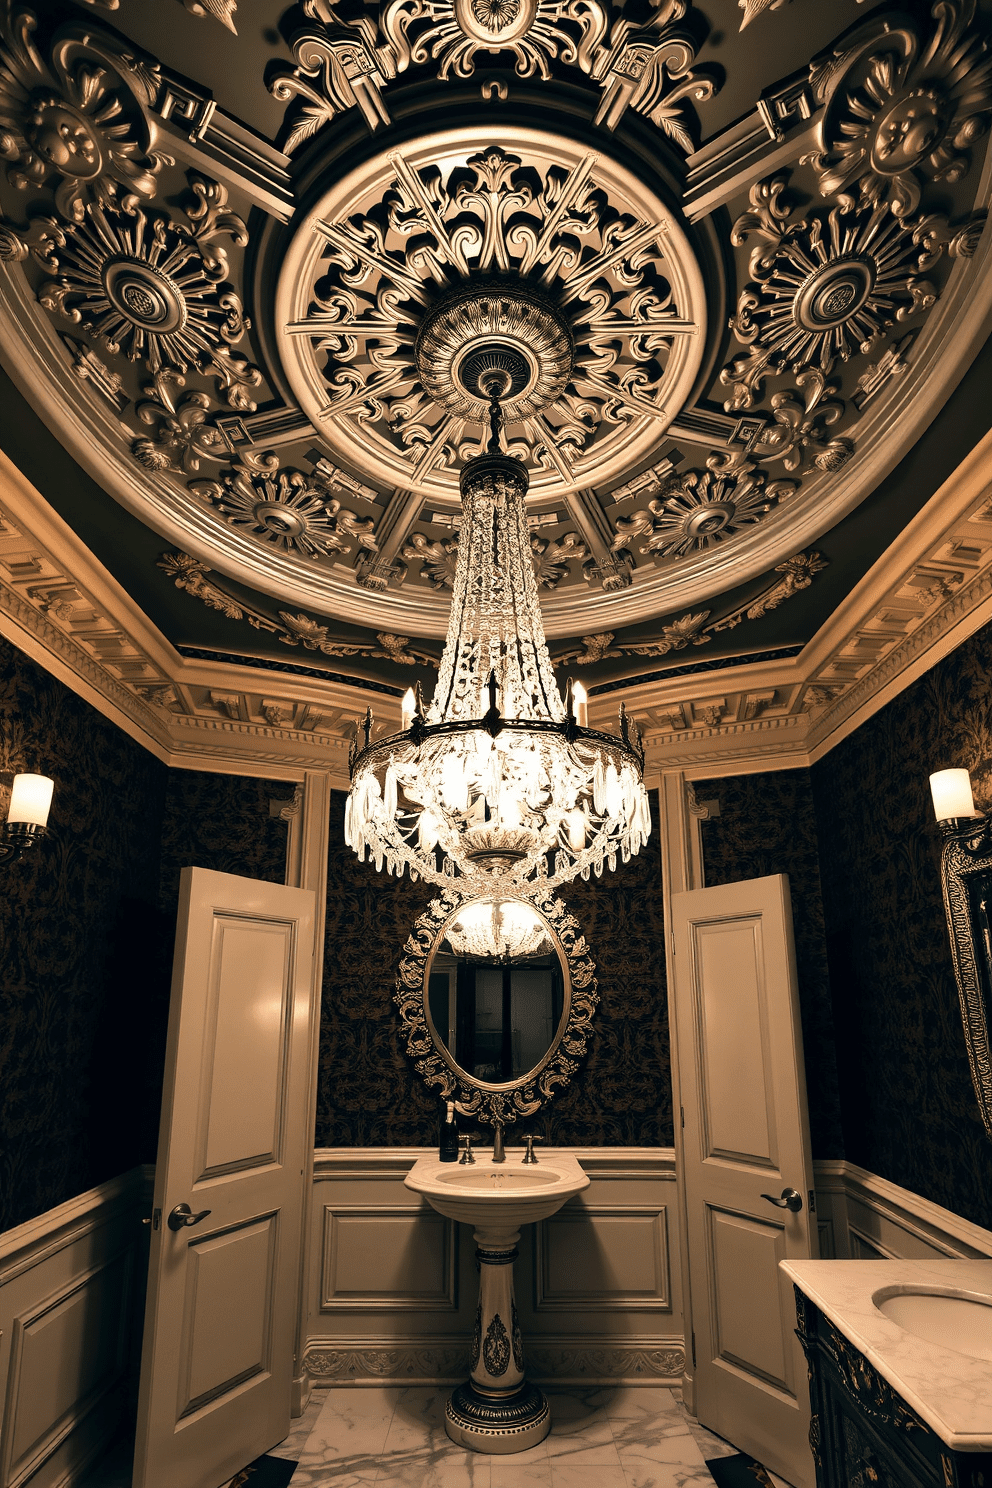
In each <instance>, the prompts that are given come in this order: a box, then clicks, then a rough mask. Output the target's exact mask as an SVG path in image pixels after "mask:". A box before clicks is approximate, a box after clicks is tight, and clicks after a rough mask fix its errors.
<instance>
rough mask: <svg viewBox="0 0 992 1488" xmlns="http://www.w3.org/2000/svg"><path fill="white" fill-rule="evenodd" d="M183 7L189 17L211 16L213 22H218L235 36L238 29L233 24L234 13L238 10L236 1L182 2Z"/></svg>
mask: <svg viewBox="0 0 992 1488" xmlns="http://www.w3.org/2000/svg"><path fill="white" fill-rule="evenodd" d="M183 5H184V6H185V7H186V9H187V10H188V11H189V13H190V15H195V16H200V17H206V16H212V17H213V19H214V20H215V21H220V23H221V25H222V26H226V27H227V29H228V31H233V32H234V34H235V36H237V34H238V28H237V26H236V25H235V24H234V12H235V11H236V10H237V8H238V0H183Z"/></svg>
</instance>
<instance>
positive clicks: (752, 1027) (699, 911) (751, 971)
mask: <svg viewBox="0 0 992 1488" xmlns="http://www.w3.org/2000/svg"><path fill="white" fill-rule="evenodd" d="M672 929H673V936H674V947H675V961H674V966H675V997H674V1005H675V1010H676V1020H677V1024H678V1027H677V1036H678V1043H679V1050H680V1068H681V1075H682V1102H683V1117H684V1121H685V1132H684V1144H685V1172H684V1181H685V1202H686V1207H687V1211H688V1234H689V1286H690V1291H691V1297H692V1307H691V1316H692V1333H693V1335H694V1339H692V1340H687V1342H691V1345H692V1347H693V1351H694V1354H695V1378H696V1410H697V1414H698V1417H699V1420H700V1421H701V1422H702V1424H703V1425H704V1426H708V1427H709V1428H710V1429H711V1430H712V1431H716V1432H717V1433H718V1434H719V1435H720V1436H723V1437H726V1438H727V1440H728V1441H731V1442H733V1443H734V1445H735V1446H737V1447H739V1448H740V1450H741V1451H744V1452H748V1453H750V1454H751V1456H753V1457H756V1458H757V1459H758V1461H759V1462H761V1463H763V1464H764V1465H765V1466H766V1467H769V1468H771V1469H772V1470H773V1471H774V1472H777V1473H779V1474H780V1475H781V1476H782V1477H783V1478H785V1479H786V1480H787V1481H788V1482H789V1483H792V1484H794V1485H796V1488H813V1482H814V1470H813V1458H812V1454H811V1452H810V1449H809V1444H808V1439H807V1438H808V1431H809V1394H808V1390H807V1383H806V1365H805V1360H804V1359H803V1355H802V1350H801V1348H800V1346H799V1342H798V1340H797V1338H796V1336H795V1332H794V1329H795V1325H796V1312H795V1302H794V1299H793V1295H792V1287H791V1286H790V1284H789V1283H788V1281H787V1280H786V1279H785V1277H783V1275H782V1273H781V1272H780V1271H779V1266H778V1263H779V1261H783V1260H795V1259H797V1258H807V1257H809V1256H811V1255H815V1254H816V1250H815V1243H816V1242H815V1235H816V1224H815V1221H811V1219H810V1210H809V1206H810V1202H811V1191H812V1187H813V1177H812V1163H811V1158H810V1147H809V1123H808V1117H807V1111H806V1082H805V1076H804V1071H803V1052H802V1032H801V1028H800V1023H799V1001H798V995H797V986H796V966H795V953H794V950H793V942H792V908H791V903H790V899H789V884H788V879H787V878H786V877H785V876H784V875H777V876H775V877H772V878H755V879H750V880H748V881H746V882H744V883H736V884H725V885H722V886H720V887H718V888H712V889H692V890H690V891H689V892H687V893H682V894H674V895H673V896H672ZM773 1201H777V1202H773ZM811 1237H813V1238H811Z"/></svg>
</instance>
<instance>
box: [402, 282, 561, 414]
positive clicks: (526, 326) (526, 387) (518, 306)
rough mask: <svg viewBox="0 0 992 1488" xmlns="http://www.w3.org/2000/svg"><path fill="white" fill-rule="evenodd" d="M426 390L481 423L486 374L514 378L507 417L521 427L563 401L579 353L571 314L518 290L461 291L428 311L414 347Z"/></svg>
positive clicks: (505, 400)
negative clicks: (482, 382) (499, 373)
mask: <svg viewBox="0 0 992 1488" xmlns="http://www.w3.org/2000/svg"><path fill="white" fill-rule="evenodd" d="M414 355H415V357H416V361H417V367H418V369H419V372H420V379H421V382H422V383H423V387H424V391H425V392H426V393H427V395H428V397H430V398H432V399H433V401H434V402H435V403H437V404H439V405H440V406H441V407H443V408H447V409H449V410H450V411H451V412H452V413H455V414H458V415H459V416H460V417H461V418H463V419H467V420H468V421H469V422H471V423H475V424H482V423H483V422H484V420H485V418H486V415H487V410H488V400H487V399H485V398H483V397H481V396H480V394H479V379H480V376H481V375H482V374H484V373H486V372H495V371H503V372H505V373H506V374H507V380H506V391H505V393H504V394H503V413H504V416H505V418H506V419H507V420H508V422H510V423H520V422H522V421H523V420H524V419H528V418H532V417H533V416H534V414H536V413H541V412H542V411H543V410H544V409H545V408H547V407H548V406H549V405H550V404H551V403H554V402H557V400H558V399H559V398H560V397H561V396H562V394H563V393H564V391H565V389H566V387H567V386H568V382H569V379H570V377H571V375H572V362H573V358H574V347H573V344H572V334H571V330H570V327H569V323H568V320H567V318H566V316H565V315H564V314H563V313H562V312H561V311H560V310H559V309H558V307H557V306H556V305H555V304H554V303H553V302H552V301H551V300H549V299H547V297H545V296H542V295H540V294H538V293H537V292H536V291H535V290H533V289H530V288H528V287H526V286H522V285H518V284H512V283H511V284H509V285H508V286H506V287H505V288H503V287H502V286H500V285H493V286H492V287H486V286H484V285H482V284H479V285H473V286H472V287H470V288H464V287H461V288H456V289H455V290H454V291H453V292H452V293H450V294H449V295H447V296H445V297H444V298H442V299H441V300H440V302H439V303H438V304H436V305H434V306H432V308H431V309H430V310H429V311H428V312H427V314H426V316H425V317H424V320H423V323H422V324H421V327H420V330H419V332H418V334H417V341H416V345H415V348H414Z"/></svg>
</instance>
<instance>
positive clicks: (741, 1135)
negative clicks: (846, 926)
mask: <svg viewBox="0 0 992 1488" xmlns="http://www.w3.org/2000/svg"><path fill="white" fill-rule="evenodd" d="M691 934H692V938H693V951H694V955H695V957H696V960H697V963H698V966H699V972H700V974H699V976H698V978H697V980H696V982H695V988H696V995H697V998H698V999H699V1001H700V1004H701V1005H700V1007H699V1009H698V1015H697V1016H698V1025H699V1031H700V1051H699V1054H700V1062H701V1065H702V1077H703V1083H704V1087H705V1088H704V1092H703V1094H704V1099H703V1105H702V1112H703V1120H704V1122H705V1132H706V1135H705V1138H704V1140H705V1146H706V1151H707V1155H708V1156H709V1157H720V1158H724V1159H726V1160H728V1161H731V1162H746V1163H751V1164H756V1165H759V1166H761V1167H765V1168H768V1167H775V1166H776V1158H775V1103H774V1099H773V1095H772V1091H771V1088H770V1081H769V1077H768V1048H767V1042H768V1041H767V1029H766V1028H765V1027H764V1026H763V1019H762V1004H763V995H764V988H763V986H762V979H761V978H762V967H761V957H762V944H761V921H760V920H758V919H744V920H742V921H740V922H730V923H719V922H718V923H716V924H701V925H693V926H692V927H691ZM732 1069H736V1070H738V1071H741V1070H746V1071H747V1081H746V1084H744V1083H743V1082H742V1081H741V1080H740V1079H737V1080H733V1081H728V1079H727V1072H728V1070H732Z"/></svg>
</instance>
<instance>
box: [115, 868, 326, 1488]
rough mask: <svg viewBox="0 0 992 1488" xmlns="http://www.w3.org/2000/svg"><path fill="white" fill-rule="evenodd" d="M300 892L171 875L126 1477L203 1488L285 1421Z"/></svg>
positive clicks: (306, 896) (303, 1111)
mask: <svg viewBox="0 0 992 1488" xmlns="http://www.w3.org/2000/svg"><path fill="white" fill-rule="evenodd" d="M313 926H314V895H313V892H312V891H311V890H310V889H291V888H285V887H284V886H283V885H282V884H271V883H261V882H259V881H257V880H255V879H248V878H237V877H235V876H234V875H232V874H228V873H212V872H209V871H208V870H206V869H203V868H186V869H184V871H183V875H182V886H181V890H180V904H179V927H178V931H177V935H176V957H175V965H174V969H173V982H172V1003H171V1008H170V1014H169V1035H168V1044H167V1051H166V1069H165V1090H164V1095H163V1101H162V1127H161V1133H160V1136H159V1149H158V1163H157V1167H156V1173H155V1199H154V1204H155V1210H154V1217H153V1227H152V1235H151V1259H150V1264H149V1276H148V1299H147V1304H146V1314H145V1335H144V1349H143V1353H142V1363H141V1389H140V1397H139V1407H138V1438H137V1446H136V1450H135V1462H134V1479H133V1483H134V1488H218V1485H219V1484H222V1483H224V1482H226V1481H227V1480H228V1479H229V1478H230V1477H232V1476H233V1474H234V1473H236V1472H238V1471H240V1469H241V1468H243V1467H244V1466H245V1465H246V1463H248V1462H250V1461H251V1460H252V1459H253V1458H254V1457H257V1456H259V1455H260V1454H261V1453H262V1452H264V1451H266V1450H267V1449H268V1448H269V1447H271V1446H274V1445H275V1444H276V1443H277V1442H279V1441H281V1440H282V1439H283V1438H284V1437H285V1436H286V1435H287V1433H288V1431H289V1424H290V1399H291V1391H292V1380H293V1350H294V1342H295V1334H296V1321H297V1318H296V1314H297V1306H298V1294H299V1278H300V1269H299V1268H300V1245H301V1224H302V1216H303V1200H304V1191H303V1189H304V1175H305V1172H306V1167H307V1164H306V1155H307V1147H308V1144H309V1145H311V1146H312V1143H313V1133H312V1132H311V1131H309V1130H308V1123H307V1110H308V1100H307V1094H308V1076H309V1071H308V1068H307V1064H308V1057H307V1056H308V1030H309V1024H310V998H311V987H312V982H313V979H312V975H311V963H312V959H313V954H314V931H313Z"/></svg>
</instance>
